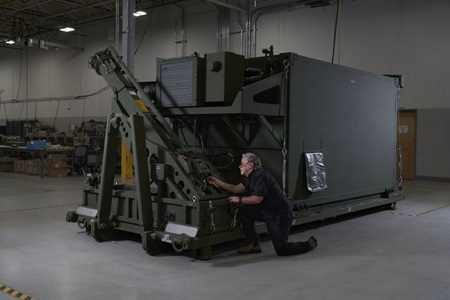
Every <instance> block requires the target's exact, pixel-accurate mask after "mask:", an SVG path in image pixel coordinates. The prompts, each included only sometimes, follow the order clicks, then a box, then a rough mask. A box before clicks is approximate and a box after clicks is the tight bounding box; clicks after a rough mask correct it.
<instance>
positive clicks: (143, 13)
mask: <svg viewBox="0 0 450 300" xmlns="http://www.w3.org/2000/svg"><path fill="white" fill-rule="evenodd" d="M146 14H147V13H146V12H145V11H142V10H139V11H135V12H134V13H133V16H135V17H140V16H145V15H146Z"/></svg>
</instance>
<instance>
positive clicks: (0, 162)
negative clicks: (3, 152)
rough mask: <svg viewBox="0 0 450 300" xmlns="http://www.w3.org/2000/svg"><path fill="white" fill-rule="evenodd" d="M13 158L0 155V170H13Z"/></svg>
mask: <svg viewBox="0 0 450 300" xmlns="http://www.w3.org/2000/svg"><path fill="white" fill-rule="evenodd" d="M15 161H16V159H15V158H12V157H0V172H14V162H15Z"/></svg>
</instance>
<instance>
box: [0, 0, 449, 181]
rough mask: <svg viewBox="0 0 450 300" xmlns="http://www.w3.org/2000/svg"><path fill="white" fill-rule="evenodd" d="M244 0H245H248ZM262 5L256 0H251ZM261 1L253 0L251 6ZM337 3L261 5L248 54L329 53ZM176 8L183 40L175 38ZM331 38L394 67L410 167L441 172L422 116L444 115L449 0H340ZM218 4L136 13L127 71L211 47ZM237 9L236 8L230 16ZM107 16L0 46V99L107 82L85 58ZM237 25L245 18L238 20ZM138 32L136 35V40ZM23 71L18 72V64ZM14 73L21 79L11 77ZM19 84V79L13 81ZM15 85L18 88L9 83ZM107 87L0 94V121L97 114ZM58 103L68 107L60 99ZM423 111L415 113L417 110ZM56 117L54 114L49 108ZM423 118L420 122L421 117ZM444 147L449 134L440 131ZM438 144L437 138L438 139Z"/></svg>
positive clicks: (359, 57)
mask: <svg viewBox="0 0 450 300" xmlns="http://www.w3.org/2000/svg"><path fill="white" fill-rule="evenodd" d="M250 5H253V2H251V3H250ZM257 5H258V6H261V8H262V7H263V5H264V3H263V2H257ZM257 8H260V7H257ZM336 9H337V6H330V7H325V8H314V9H311V8H302V9H292V10H290V11H280V12H276V13H270V14H263V15H261V16H260V17H259V18H258V19H257V22H256V25H257V31H256V47H255V51H256V55H257V56H260V55H262V54H261V49H262V48H266V47H268V46H270V45H273V46H274V50H275V53H280V52H295V53H298V54H300V55H304V56H309V57H313V58H317V59H321V60H325V61H331V56H332V47H333V34H334V22H335V17H336ZM182 13H184V25H185V26H184V33H185V40H186V43H185V44H184V46H185V51H184V52H183V48H182V46H183V43H177V41H180V40H181V24H182V18H181V16H182ZM340 13H341V15H340V22H339V30H338V36H339V37H340V39H339V41H338V43H337V44H336V47H337V48H336V55H335V63H340V64H343V65H346V66H350V67H354V68H358V69H363V70H366V71H371V72H375V73H383V74H403V75H404V76H405V88H404V89H402V90H401V95H400V100H399V106H400V107H402V108H406V109H416V110H418V115H419V116H426V117H421V118H420V119H419V120H418V125H417V126H418V137H417V144H418V149H419V151H418V152H417V154H418V155H417V163H416V166H417V167H416V168H417V169H416V174H417V175H418V176H424V177H439V178H448V179H449V180H450V158H443V160H442V161H440V162H439V166H437V165H436V170H439V172H436V174H433V171H432V170H433V167H434V164H436V162H434V161H429V157H430V156H432V155H433V154H432V153H428V152H427V149H433V148H434V147H433V145H429V147H424V146H423V145H422V143H425V142H426V143H437V140H438V138H436V139H429V138H428V139H424V138H423V136H424V131H423V130H421V129H422V128H423V129H426V128H428V127H429V126H427V123H426V122H428V120H432V119H434V116H435V117H436V118H447V119H448V118H449V117H450V109H449V108H450V100H449V98H450V95H449V92H450V91H449V88H448V86H450V85H449V81H450V78H449V75H448V72H447V67H448V66H449V65H450V56H449V55H448V53H450V40H449V39H448V37H449V31H450V1H448V0H428V1H423V0H354V1H343V4H342V7H341V11H340ZM218 16H219V10H218V8H217V6H215V5H213V4H211V3H208V2H204V3H193V2H190V1H184V2H179V4H178V5H177V6H175V5H172V6H163V7H160V8H157V9H155V12H154V14H150V13H149V14H148V15H147V17H141V18H138V19H136V37H135V38H136V44H137V45H138V44H139V46H138V50H137V53H136V55H135V76H136V78H137V79H138V80H140V81H151V80H155V77H156V63H155V59H156V58H170V57H177V56H182V55H191V54H192V53H194V52H198V53H199V54H200V55H204V54H206V53H211V52H216V51H218V50H219V46H218V45H219V43H220V42H221V40H220V39H218V37H217V29H218V21H217V20H218ZM239 17H240V18H239ZM245 20H246V16H245V15H244V14H242V13H241V14H239V13H238V12H237V11H235V10H232V11H230V21H229V22H230V31H231V35H230V38H229V50H230V51H233V52H236V53H241V52H242V44H241V36H240V30H241V28H242V26H243V25H244V26H245ZM114 26H115V20H110V21H108V22H105V23H102V24H96V25H92V26H90V27H89V28H82V29H81V34H82V35H81V36H80V37H77V36H73V38H72V40H71V42H70V44H71V45H75V46H78V47H83V48H84V51H77V50H73V49H60V50H59V51H54V50H52V49H49V50H42V49H39V48H38V47H31V48H28V49H26V50H22V51H19V50H11V49H6V48H1V47H0V89H4V90H5V92H4V93H3V94H2V100H9V99H16V98H17V99H27V98H28V99H34V98H44V97H67V96H76V95H86V94H91V93H94V92H96V91H98V90H100V89H102V88H103V87H105V86H106V84H105V82H104V80H103V78H101V77H100V76H98V75H97V74H96V73H95V72H94V71H93V70H91V69H89V68H88V66H87V61H88V59H89V57H90V56H92V55H93V54H94V53H95V52H96V51H100V50H103V49H105V48H106V47H107V46H108V44H110V43H112V45H115V41H114V34H113V33H112V30H113V29H114ZM244 28H245V27H244ZM141 37H143V38H142V41H141ZM21 71H22V72H21ZM19 82H20V83H19ZM19 87H20V89H19ZM18 90H19V93H18ZM111 97H112V93H111V91H110V90H108V91H106V92H104V93H101V94H99V95H95V96H92V97H89V98H88V99H86V100H75V101H60V103H59V106H58V102H57V101H50V102H38V103H32V102H30V103H25V104H20V103H16V104H7V105H2V106H1V107H0V125H2V124H4V123H5V122H6V119H7V118H8V119H9V120H15V119H33V118H35V117H36V118H38V119H40V120H50V121H51V120H58V121H56V123H57V124H66V123H67V121H66V120H67V119H68V118H72V119H73V120H77V119H85V118H86V119H87V118H105V117H106V116H107V115H108V114H109V113H110V103H111ZM67 105H70V106H71V109H70V110H68V109H67ZM422 110H423V111H424V112H426V113H424V114H421V111H422ZM55 117H56V118H55ZM424 122H425V123H424ZM439 146H440V147H443V149H444V150H445V151H447V152H446V153H448V151H450V142H449V141H446V140H444V141H442V139H439ZM441 149H442V148H441Z"/></svg>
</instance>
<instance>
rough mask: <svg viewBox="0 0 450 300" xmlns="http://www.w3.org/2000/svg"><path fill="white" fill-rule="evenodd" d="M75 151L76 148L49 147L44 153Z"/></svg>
mask: <svg viewBox="0 0 450 300" xmlns="http://www.w3.org/2000/svg"><path fill="white" fill-rule="evenodd" d="M72 150H75V147H49V148H44V151H72Z"/></svg>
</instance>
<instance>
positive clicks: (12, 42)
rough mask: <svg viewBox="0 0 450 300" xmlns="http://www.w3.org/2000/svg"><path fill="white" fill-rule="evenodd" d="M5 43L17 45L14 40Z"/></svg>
mask: <svg viewBox="0 0 450 300" xmlns="http://www.w3.org/2000/svg"><path fill="white" fill-rule="evenodd" d="M5 43H7V44H10V45H13V44H15V43H16V42H14V41H13V40H7V41H6V42H5Z"/></svg>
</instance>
